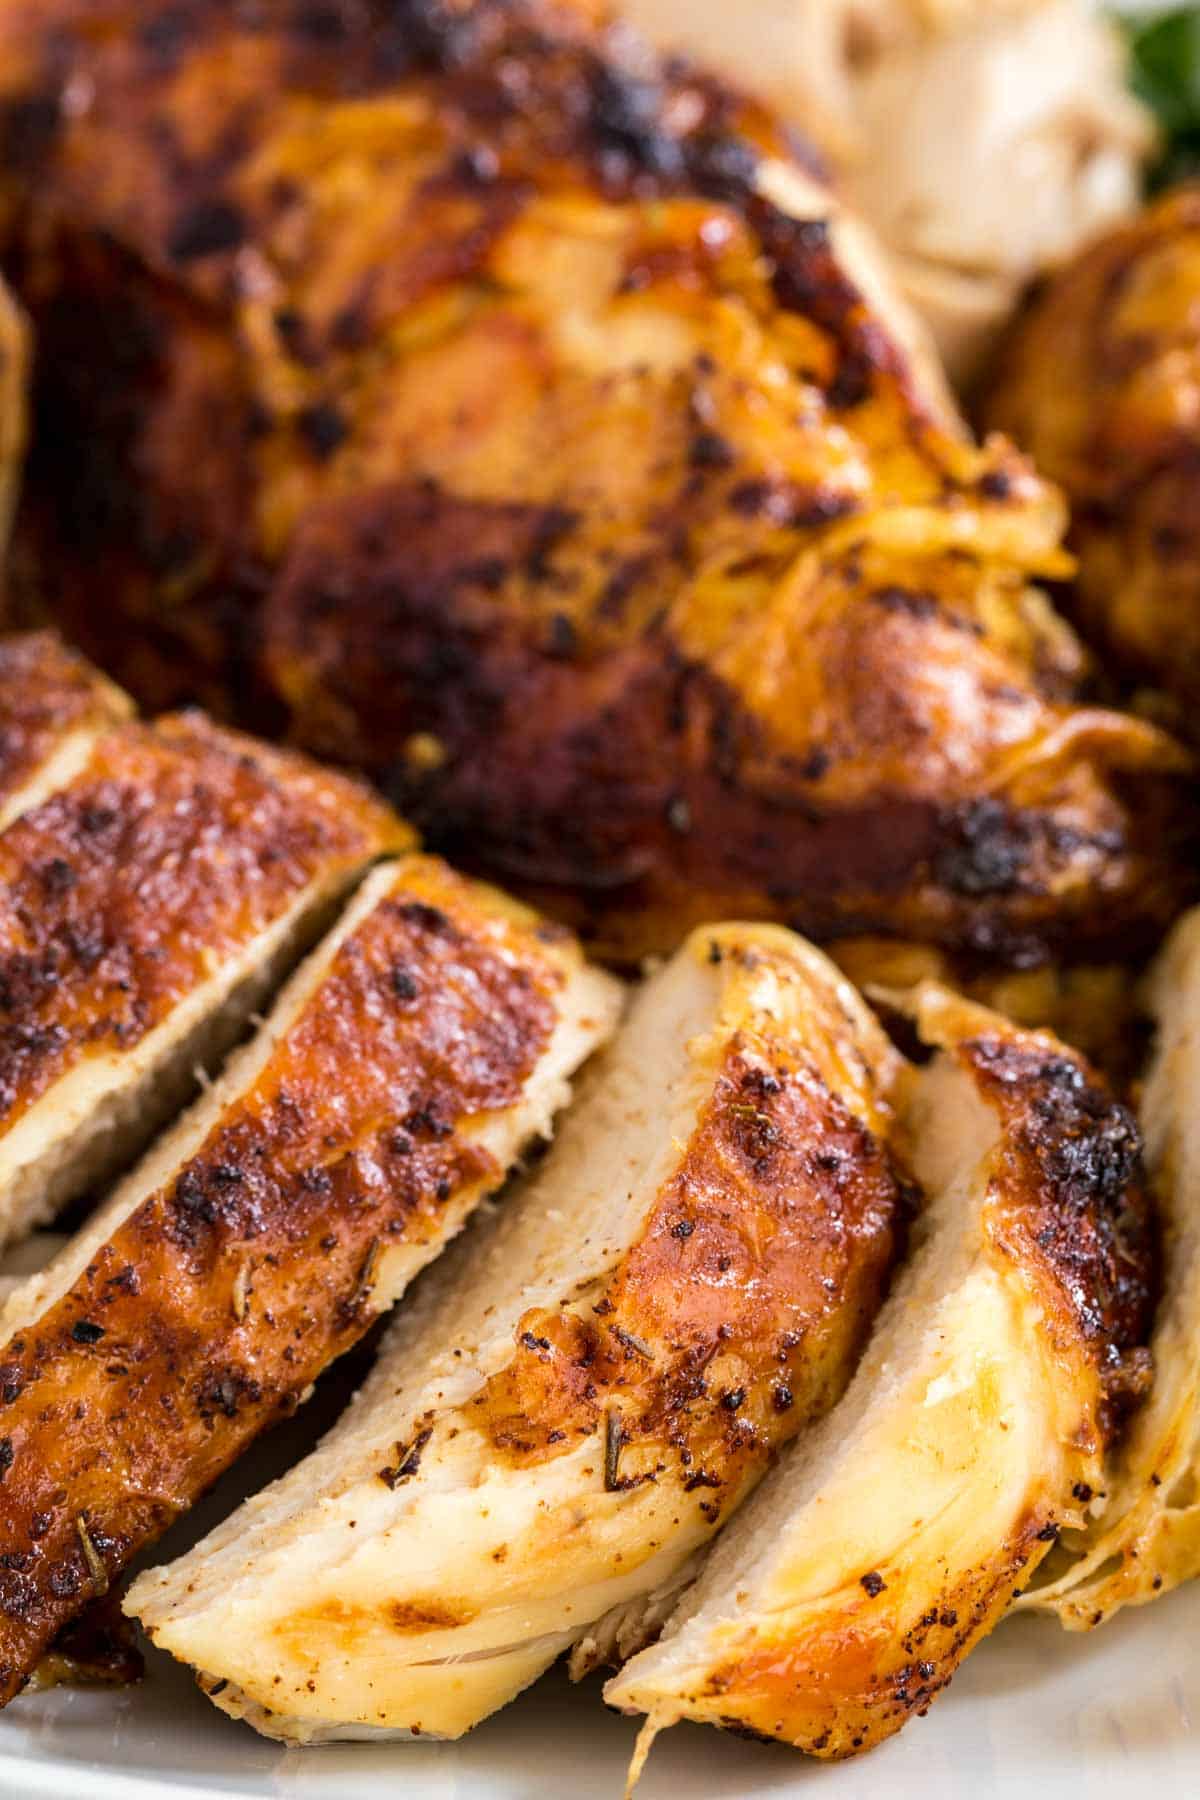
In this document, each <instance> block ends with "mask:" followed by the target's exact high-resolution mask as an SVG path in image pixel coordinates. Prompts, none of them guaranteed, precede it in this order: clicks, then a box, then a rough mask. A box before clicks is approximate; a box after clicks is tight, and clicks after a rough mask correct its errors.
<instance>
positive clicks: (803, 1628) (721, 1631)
mask: <svg viewBox="0 0 1200 1800" xmlns="http://www.w3.org/2000/svg"><path fill="white" fill-rule="evenodd" d="M915 1016H916V1021H917V1024H918V1028H919V1031H920V1034H921V1036H922V1038H923V1039H924V1040H925V1042H926V1043H929V1044H933V1045H936V1046H937V1047H938V1054H937V1056H936V1057H935V1059H934V1060H933V1062H932V1063H931V1064H929V1065H928V1067H926V1068H925V1069H923V1070H922V1072H921V1074H920V1076H919V1077H918V1079H917V1081H916V1083H915V1085H914V1087H913V1089H912V1094H911V1102H910V1105H909V1107H908V1109H907V1112H906V1116H905V1119H904V1125H905V1128H906V1136H907V1137H908V1138H909V1140H910V1142H911V1145H912V1158H913V1167H914V1170H915V1173H916V1174H917V1176H918V1179H919V1180H920V1182H921V1183H922V1185H923V1187H924V1189H925V1192H926V1195H927V1204H926V1208H925V1211H924V1213H923V1214H922V1217H921V1219H920V1222H919V1224H918V1227H917V1232H918V1241H917V1245H916V1250H915V1254H914V1256H913V1260H912V1262H911V1263H910V1265H909V1266H908V1268H907V1270H906V1272H905V1274H904V1275H903V1277H902V1278H901V1280H900V1282H899V1283H898V1286H897V1288H896V1290H895V1292H894V1294H893V1296H892V1298H891V1299H890V1300H889V1302H888V1304H887V1306H886V1308H885V1310H884V1312H883V1313H882V1314H881V1316H880V1320H879V1326H878V1329H877V1331H876V1334H875V1337H874V1339H873V1340H872V1343H871V1346H870V1348H869V1350H868V1352H867V1355H866V1356H865V1357H864V1359H863V1362H862V1364H861V1366H860V1368H859V1371H858V1373H857V1375H856V1376H855V1379H854V1382H853V1384H852V1385H851V1388H850V1390H849V1392H848V1393H847V1395H846V1397H845V1399H844V1400H843V1402H842V1404H841V1405H840V1406H839V1407H838V1408H837V1409H836V1410H835V1411H834V1412H833V1413H831V1414H830V1416H829V1418H828V1419H826V1420H825V1421H824V1423H823V1424H822V1425H821V1426H819V1427H818V1428H817V1429H816V1430H815V1431H814V1432H812V1433H810V1434H809V1435H807V1436H806V1437H804V1438H802V1439H801V1440H800V1442H798V1443H797V1444H796V1446H795V1447H794V1448H793V1450H792V1451H791V1452H790V1454H789V1455H788V1456H787V1457H786V1458H785V1459H784V1461H783V1462H782V1464H781V1465H780V1467H779V1468H778V1470H777V1471H776V1472H775V1473H774V1474H773V1475H772V1476H771V1478H770V1479H769V1480H768V1481H767V1482H765V1483H764V1484H763V1487H762V1489H761V1490H760V1492H759V1493H758V1494H757V1495H756V1496H755V1497H754V1499H753V1500H752V1501H751V1503H750V1504H749V1506H748V1507H747V1508H746V1510H745V1512H744V1513H742V1515H741V1516H740V1517H739V1518H738V1519H737V1520H736V1521H735V1522H734V1524H733V1525H732V1526H731V1527H730V1529H729V1531H728V1532H727V1533H726V1534H725V1536H724V1537H723V1538H722V1540H721V1542H720V1544H719V1545H718V1546H717V1549H716V1551H715V1552H714V1554H713V1556H712V1557H711V1558H710V1560H709V1562H708V1563H707V1565H706V1567H705V1569H704V1571H703V1573H702V1575H701V1577H700V1579H699V1581H698V1582H697V1583H696V1585H695V1586H694V1588H693V1589H692V1590H691V1591H690V1592H689V1593H688V1595H687V1596H686V1597H685V1598H684V1600H683V1602H682V1603H681V1605H680V1606H679V1608H678V1609H677V1611H676V1612H675V1614H674V1616H673V1617H672V1619H671V1620H670V1622H669V1623H668V1625H667V1627H666V1630H665V1632H664V1634H663V1637H662V1639H661V1641H660V1642H659V1643H658V1644H657V1645H656V1646H654V1647H653V1648H651V1649H648V1650H644V1651H643V1652H642V1653H641V1654H640V1655H639V1656H636V1657H634V1659H633V1660H632V1661H631V1662H630V1663H629V1664H627V1666H626V1667H625V1668H624V1670H623V1671H622V1672H621V1673H620V1674H619V1675H617V1676H616V1678H615V1679H614V1680H613V1681H612V1682H611V1683H610V1685H609V1687H608V1689H607V1690H606V1694H607V1698H608V1699H609V1700H610V1701H611V1702H612V1703H613V1704H614V1705H616V1706H619V1707H621V1708H622V1709H623V1710H625V1711H628V1712H643V1713H645V1714H646V1715H647V1728H646V1731H645V1732H644V1733H643V1738H642V1741H641V1746H640V1754H641V1755H644V1753H645V1751H646V1749H648V1747H649V1741H650V1739H651V1738H652V1737H653V1734H654V1733H655V1732H656V1731H658V1730H661V1729H662V1728H663V1727H665V1726H667V1725H670V1724H673V1723H674V1722H675V1721H676V1720H678V1719H685V1718H687V1719H698V1720H708V1721H710V1722H712V1723H714V1724H720V1725H725V1726H732V1727H736V1728H738V1729H744V1730H746V1731H750V1732H754V1733H756V1734H760V1735H762V1736H766V1737H773V1738H781V1739H783V1740H784V1741H785V1742H787V1743H790V1744H795V1745H797V1746H798V1747H800V1748H802V1749H804V1750H807V1751H809V1752H811V1753H812V1754H814V1755H818V1756H825V1757H840V1756H847V1755H850V1754H852V1753H853V1752H854V1751H856V1750H859V1749H866V1748H869V1747H870V1746H871V1745H873V1744H876V1743H878V1742H879V1741H880V1740H881V1739H883V1738H886V1737H888V1736H889V1735H890V1734H891V1733H892V1732H895V1731H898V1730H899V1729H900V1727H901V1726H902V1725H903V1724H904V1723H905V1721H906V1720H907V1719H908V1718H909V1717H910V1716H911V1715H912V1714H913V1713H914V1712H923V1711H924V1710H925V1708H926V1707H927V1706H928V1705H929V1703H930V1701H931V1700H932V1699H933V1698H934V1697H935V1695H936V1694H937V1693H938V1692H939V1691H940V1690H941V1689H942V1688H943V1687H944V1686H945V1685H946V1683H947V1682H948V1681H949V1679H950V1677H951V1675H952V1674H953V1672H954V1670H955V1669H956V1668H957V1667H958V1665H959V1663H960V1662H961V1661H962V1659H963V1657H964V1656H965V1655H966V1654H967V1653H968V1651H969V1650H970V1649H971V1648H972V1647H973V1646H974V1644H976V1643H977V1642H978V1640H979V1639H980V1638H981V1637H983V1635H984V1634H985V1633H986V1632H987V1631H989V1630H990V1629H991V1627H992V1626H993V1625H994V1624H995V1622H996V1620H997V1619H998V1618H999V1616H1000V1614H1001V1613H1002V1612H1003V1611H1004V1609H1005V1607H1006V1606H1007V1605H1008V1603H1009V1600H1010V1599H1011V1598H1012V1595H1013V1591H1014V1589H1015V1588H1016V1586H1017V1584H1018V1583H1019V1582H1023V1581H1025V1580H1027V1579H1028V1577H1029V1575H1030V1573H1031V1571H1032V1570H1033V1569H1034V1568H1035V1567H1036V1566H1037V1564H1038V1562H1039V1561H1040V1560H1041V1558H1042V1557H1043V1556H1044V1555H1045V1554H1046V1552H1047V1550H1048V1549H1049V1547H1050V1544H1051V1542H1052V1541H1053V1540H1054V1538H1055V1537H1056V1536H1057V1534H1058V1532H1059V1531H1060V1529H1062V1528H1063V1527H1064V1526H1066V1525H1071V1524H1077V1523H1078V1522H1079V1521H1080V1519H1081V1517H1082V1516H1083V1512H1084V1510H1085V1508H1086V1505H1087V1502H1088V1500H1089V1499H1090V1498H1091V1495H1092V1494H1093V1492H1096V1491H1098V1490H1099V1489H1100V1487H1101V1486H1102V1485H1103V1466H1104V1465H1103V1451H1104V1447H1105V1441H1106V1436H1107V1435H1108V1433H1109V1432H1110V1431H1111V1429H1112V1428H1113V1422H1114V1418H1115V1416H1116V1412H1117V1411H1118V1410H1119V1408H1118V1402H1119V1400H1120V1399H1121V1398H1122V1389H1121V1377H1122V1376H1123V1375H1124V1376H1126V1377H1127V1376H1128V1372H1129V1365H1132V1367H1133V1368H1134V1369H1136V1367H1137V1363H1138V1355H1139V1353H1138V1352H1137V1351H1136V1349H1135V1346H1137V1345H1139V1344H1141V1342H1142V1341H1143V1334H1144V1329H1145V1326H1146V1324H1147V1310H1148V1309H1147V1299H1148V1289H1149V1281H1150V1276H1151V1273H1152V1263H1153V1257H1152V1254H1151V1247H1150V1239H1149V1236H1148V1232H1147V1222H1146V1221H1147V1215H1146V1210H1145V1205H1144V1200H1143V1196H1142V1193H1141V1190H1140V1188H1139V1186H1138V1180H1139V1157H1138V1136H1137V1130H1136V1127H1135V1125H1134V1122H1133V1120H1132V1119H1131V1118H1130V1117H1129V1115H1128V1114H1127V1113H1126V1112H1125V1111H1124V1110H1123V1108H1121V1107H1120V1106H1118V1105H1116V1104H1115V1103H1114V1102H1113V1100H1112V1099H1111V1096H1110V1095H1109V1094H1108V1093H1107V1092H1106V1091H1105V1090H1103V1089H1102V1088H1100V1087H1099V1086H1097V1085H1096V1083H1095V1081H1094V1080H1093V1078H1092V1075H1091V1072H1090V1070H1089V1069H1088V1068H1087V1066H1086V1065H1085V1064H1084V1063H1083V1062H1082V1060H1081V1059H1080V1058H1078V1057H1077V1056H1076V1055H1075V1054H1074V1053H1073V1052H1071V1051H1068V1050H1066V1049H1064V1048H1063V1046H1062V1045H1061V1044H1059V1043H1058V1042H1057V1041H1056V1040H1055V1039H1053V1038H1052V1037H1051V1036H1050V1035H1049V1034H1048V1033H1047V1034H1042V1033H1038V1034H1034V1033H1027V1032H1021V1031H1018V1030H1017V1029H1016V1028H1014V1027H1013V1026H1011V1025H1010V1024H1009V1023H1008V1022H1007V1021H1005V1020H1003V1019H1001V1018H1000V1017H999V1016H998V1015H996V1014H992V1013H988V1012H986V1011H984V1010H983V1009H982V1008H980V1007H976V1006H973V1005H971V1004H970V1003H968V1002H965V1001H962V1000H960V999H958V998H956V997H955V996H952V995H951V994H950V993H948V992H947V991H946V990H943V989H938V988H936V987H927V988H925V989H923V990H918V1001H917V1005H916V1008H915ZM1140 1354H1141V1356H1142V1357H1144V1352H1141V1353H1140ZM637 1766H638V1765H636V1764H635V1773H636V1768H637Z"/></svg>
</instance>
